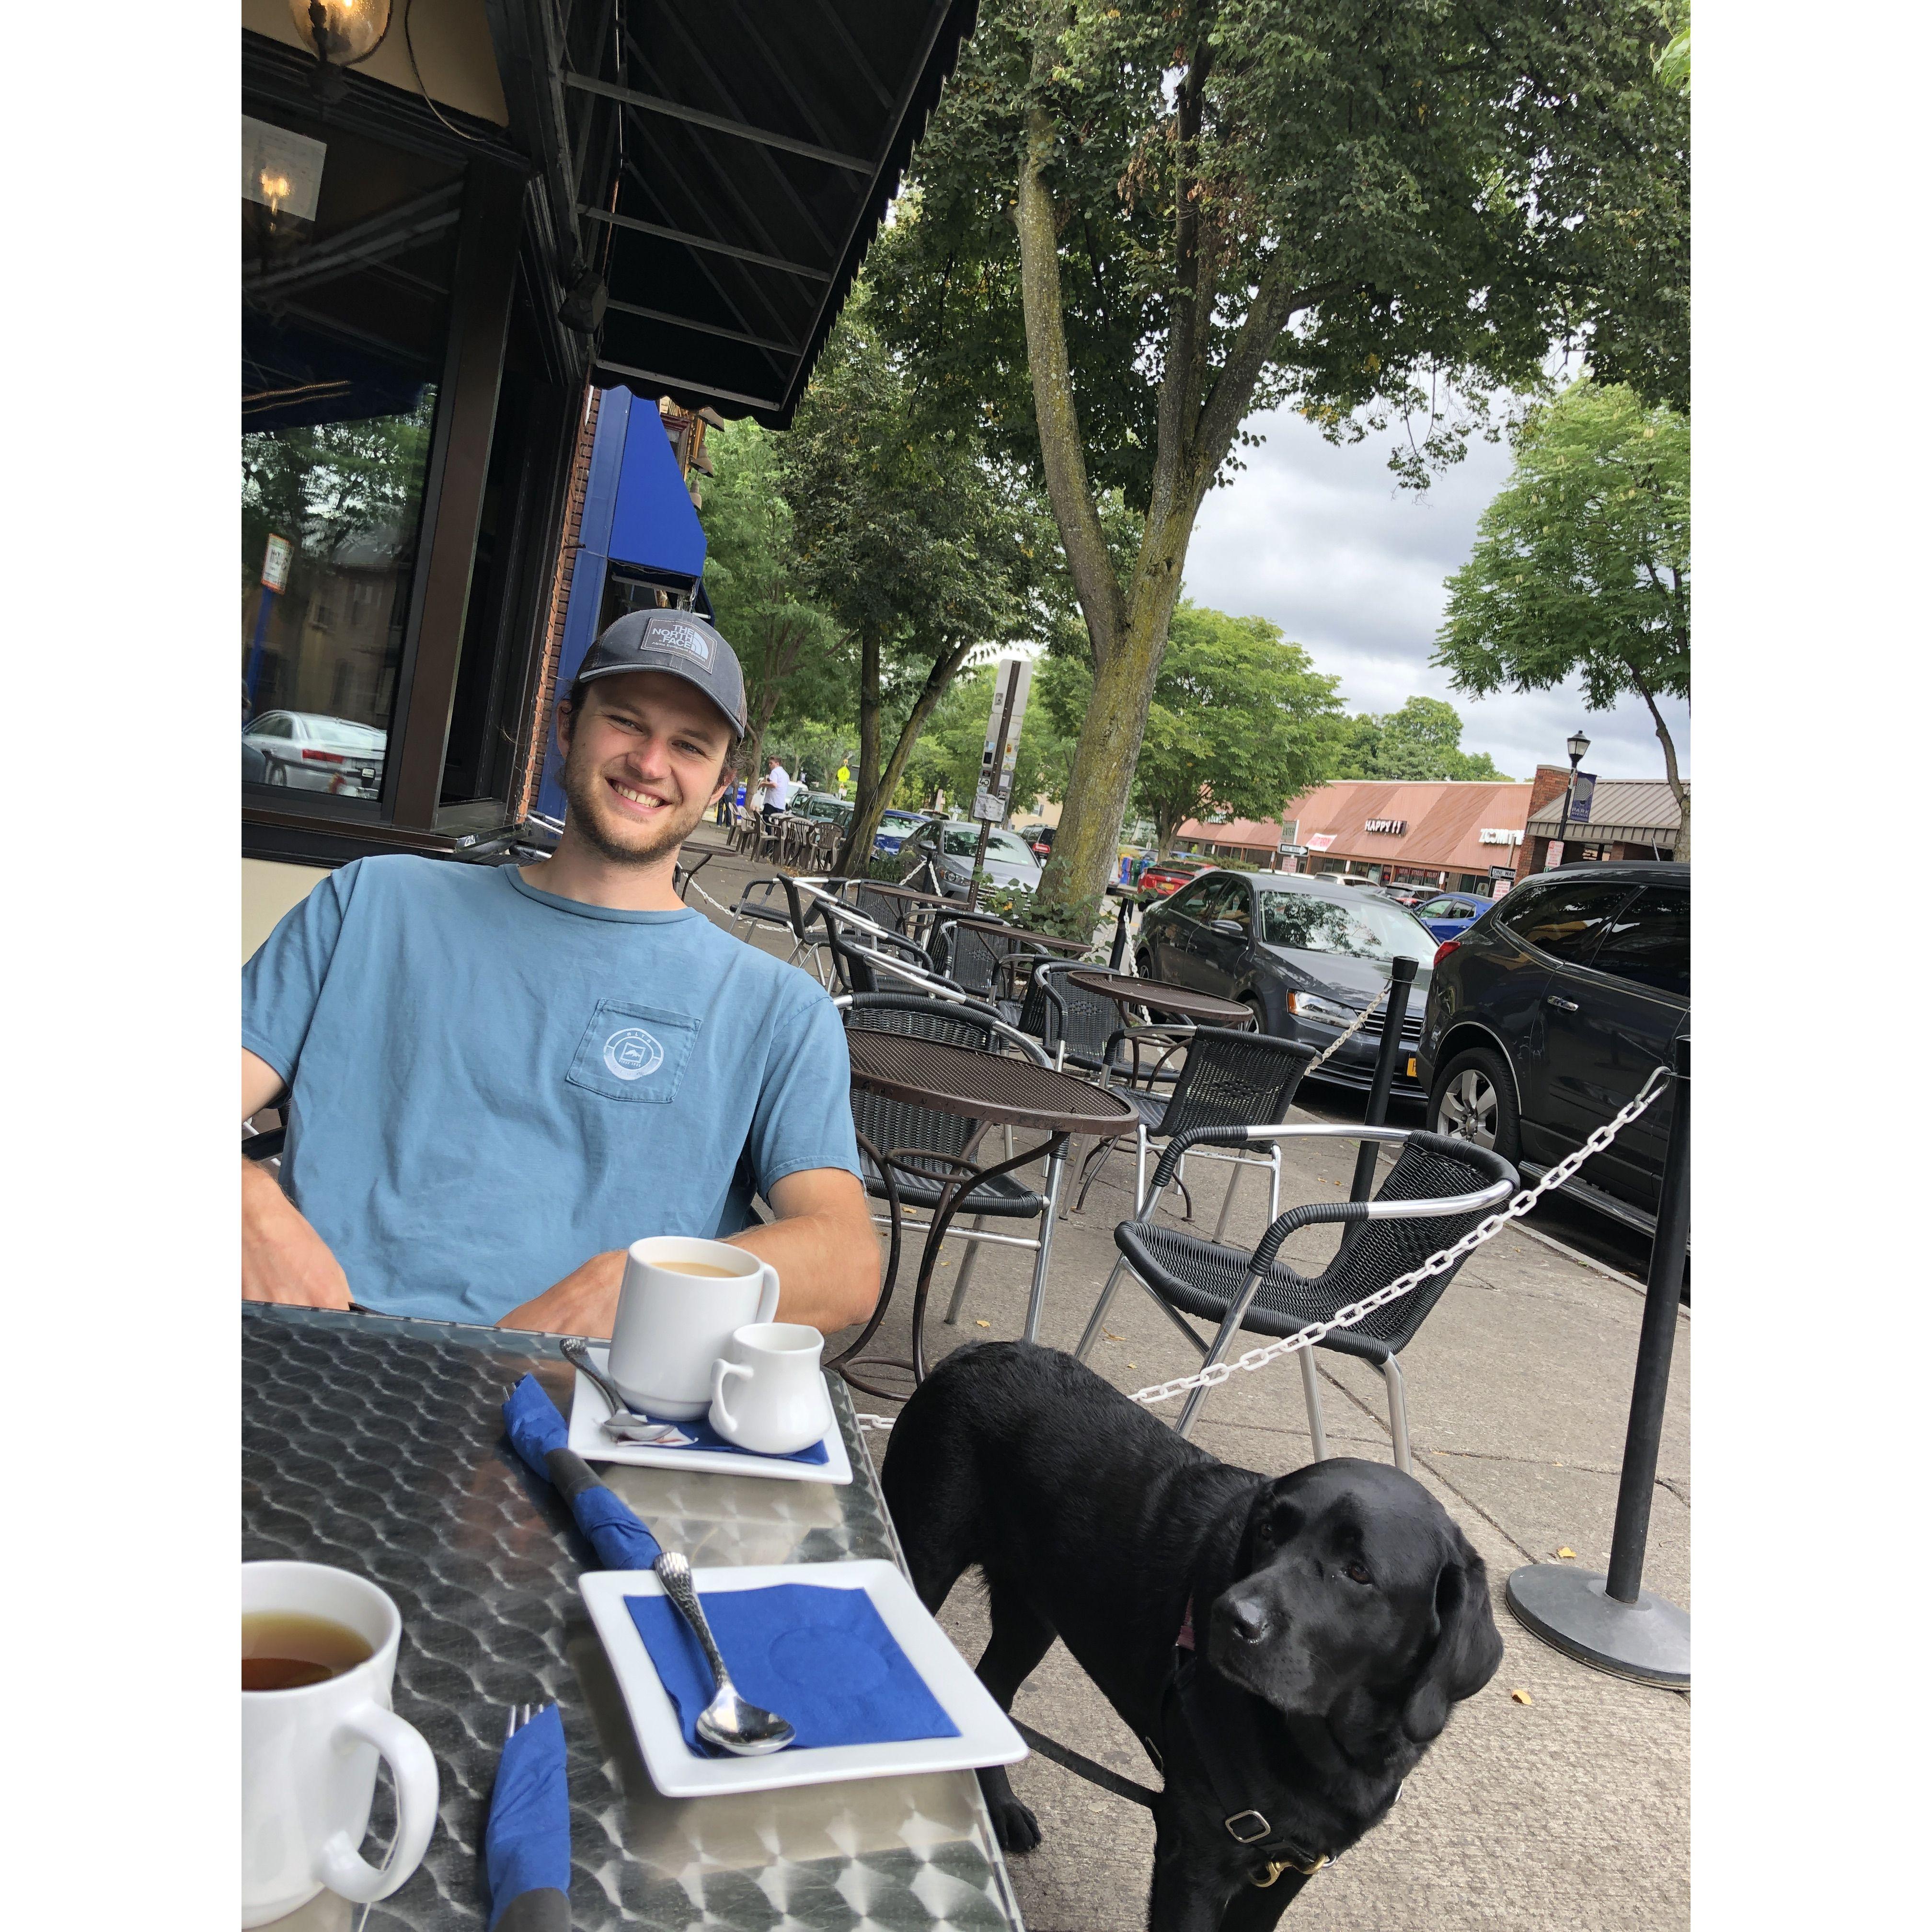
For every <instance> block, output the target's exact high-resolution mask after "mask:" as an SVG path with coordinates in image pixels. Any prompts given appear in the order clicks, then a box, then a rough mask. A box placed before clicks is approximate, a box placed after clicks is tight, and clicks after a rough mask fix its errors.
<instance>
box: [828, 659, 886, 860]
mask: <svg viewBox="0 0 1932 1932" xmlns="http://www.w3.org/2000/svg"><path fill="white" fill-rule="evenodd" d="M883 809H884V800H883V798H882V797H881V796H880V791H879V640H878V637H877V634H875V633H873V632H870V631H868V632H867V633H866V634H865V635H864V636H863V637H860V639H859V775H858V779H857V781H856V784H854V785H853V788H852V822H851V823H850V825H848V826H847V827H846V828H845V842H844V844H842V845H841V847H839V848H838V869H839V871H841V872H845V873H850V871H852V869H853V853H855V852H858V853H866V852H870V851H871V849H872V838H873V835H874V833H876V832H877V830H878V827H879V814H880V811H883ZM861 833H862V834H863V835H864V842H863V843H861V842H860V835H861Z"/></svg>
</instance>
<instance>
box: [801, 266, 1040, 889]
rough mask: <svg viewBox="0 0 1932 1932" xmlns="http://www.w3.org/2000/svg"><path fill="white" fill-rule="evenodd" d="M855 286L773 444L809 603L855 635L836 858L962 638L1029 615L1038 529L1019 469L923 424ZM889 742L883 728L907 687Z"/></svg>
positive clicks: (862, 845) (1014, 629)
mask: <svg viewBox="0 0 1932 1932" xmlns="http://www.w3.org/2000/svg"><path fill="white" fill-rule="evenodd" d="M869 308H870V305H868V303H867V302H866V301H865V299H864V297H863V295H862V293H861V294H860V295H859V296H857V297H856V298H855V299H854V300H853V302H850V303H849V304H848V305H847V308H846V311H845V314H844V316H843V317H842V318H841V320H840V323H839V326H838V328H837V329H835V331H834V332H833V333H832V338H831V339H830V340H829V342H828V343H827V344H826V348H825V351H824V353H823V355H822V356H820V359H819V362H818V367H817V371H816V373H815V374H814V377H813V380H812V383H811V387H810V388H809V389H808V390H807V392H806V393H805V400H804V401H803V403H802V404H801V406H800V407H799V413H798V415H797V417H796V419H795V420H794V422H793V426H792V428H791V429H790V431H789V432H788V433H787V434H786V436H785V437H784V439H783V440H782V441H781V444H780V446H779V466H778V467H779V476H780V479H781V487H782V488H783V490H784V496H785V498H786V500H787V502H789V503H790V505H791V506H792V512H793V531H794V535H795V538H796V542H797V544H798V548H799V557H800V560H801V562H802V566H803V569H804V572H805V580H806V582H807V583H809V585H810V586H811V594H812V597H813V599H814V601H815V602H816V603H817V604H819V605H820V607H823V609H825V610H827V611H829V613H831V615H832V617H833V618H834V619H835V620H836V621H837V622H838V625H839V626H840V627H841V629H843V630H844V631H845V632H846V633H847V634H848V635H850V637H852V638H853V640H855V642H856V646H857V655H858V662H859V679H858V685H859V688H858V699H859V733H858V736H859V763H858V767H857V769H856V772H854V779H855V787H856V789H855V796H854V800H853V814H852V820H851V823H850V826H849V828H848V829H847V835H846V842H845V844H844V847H843V848H842V849H841V853H840V858H839V863H840V865H841V866H849V865H850V861H851V859H852V858H853V855H854V854H855V853H868V852H869V851H870V850H871V844H872V838H873V834H874V832H875V831H876V830H877V826H878V822H879V814H880V812H881V811H883V809H884V808H885V804H886V800H887V799H889V798H890V797H891V796H892V793H893V792H894V790H895V789H896V788H897V787H898V783H899V780H900V778H901V774H902V773H903V772H904V768H905V762H906V760H907V757H909V756H910V754H911V751H912V748H913V745H915V744H916V742H917V741H918V739H919V733H920V732H921V731H922V730H923V729H924V727H925V725H926V720H927V719H928V718H929V717H930V716H931V715H932V711H933V709H934V707H935V706H936V705H937V704H938V702H939V700H940V699H941V697H943V696H944V694H945V691H946V688H947V685H949V684H950V683H951V682H952V681H953V677H954V676H955V675H956V673H958V672H959V669H960V667H962V665H963V664H965V661H966V658H967V657H968V654H969V653H970V652H971V650H972V649H973V647H974V645H975V644H978V643H1001V642H1004V641H1007V640H1017V639H1019V638H1022V637H1027V636H1029V635H1030V634H1033V633H1034V632H1035V631H1037V630H1038V629H1039V628H1040V625H1041V623H1042V622H1043V618H1042V613H1041V607H1040V597H1039V594H1038V586H1039V582H1040V573H1041V568H1042V565H1041V563H1040V560H1039V558H1040V547H1041V544H1042V542H1043V539H1044V537H1045V535H1046V531H1045V528H1044V526H1043V518H1042V517H1041V514H1040V511H1039V508H1038V506H1037V503H1036V502H1035V501H1034V499H1033V497H1032V495H1031V491H1030V490H1029V488H1028V485H1027V484H1026V482H1025V478H1024V476H1023V475H1022V473H1021V472H1019V469H1017V468H1016V466H1014V465H1013V464H1011V463H1000V462H998V461H996V460H993V459H992V458H989V455H987V453H986V450H985V449H984V448H983V446H982V444H981V443H980V439H979V438H978V437H976V436H975V435H974V434H972V433H971V431H969V430H967V429H964V428H959V427H957V426H941V427H938V428H934V427H932V426H930V419H929V416H926V414H925V413H922V411H921V410H919V407H917V406H916V394H915V390H914V386H913V380H912V379H911V377H910V376H909V374H907V368H906V366H905V365H904V363H903V362H901V361H900V360H898V359H895V358H894V357H892V356H890V355H889V354H888V353H887V352H886V350H885V348H884V347H883V345H882V344H881V343H880V341H879V338H878V336H877V333H876V332H875V330H874V328H873V327H872V325H871V319H870V314H869ZM907 688H910V690H911V691H912V692H913V697H912V700H911V703H910V705H909V706H907V708H906V709H905V710H904V713H903V714H902V722H901V724H900V727H899V729H898V733H897V737H896V741H895V742H894V743H893V744H892V747H891V748H890V750H889V751H887V750H886V748H885V747H884V745H883V735H882V724H883V721H884V719H885V718H886V716H887V715H888V714H889V712H890V711H891V710H892V709H894V708H895V705H894V700H895V698H896V697H899V696H900V695H901V694H902V693H903V692H904V690H906V689H907Z"/></svg>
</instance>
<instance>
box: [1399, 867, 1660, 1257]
mask: <svg viewBox="0 0 1932 1932" xmlns="http://www.w3.org/2000/svg"><path fill="white" fill-rule="evenodd" d="M1690 1024H1691V868H1690V867H1689V866H1688V865H1573V866H1568V867H1565V868H1563V869H1562V870H1561V871H1555V872H1549V873H1544V874H1540V875H1538V877H1534V878H1532V879H1529V880H1526V881H1525V882H1524V883H1523V884H1522V885H1520V886H1517V887H1516V888H1515V889H1514V890H1513V891H1512V892H1510V893H1509V894H1508V896H1507V897H1506V898H1503V899H1502V900H1500V901H1498V902H1497V903H1496V904H1495V905H1493V906H1492V907H1490V909H1489V910H1488V911H1487V912H1485V913H1484V914H1483V916H1482V917H1481V918H1480V919H1478V920H1477V921H1476V922H1475V925H1473V926H1471V927H1470V928H1469V930H1468V931H1467V932H1465V933H1463V935H1461V937H1460V938H1455V939H1451V940H1449V941H1446V942H1445V944H1444V945H1443V947H1442V950H1441V951H1440V952H1439V953H1437V954H1436V970H1435V972H1434V974H1433V977H1432V979H1431V981H1430V989H1429V1004H1428V1007H1427V1013H1426V1016H1425V1018H1424V1023H1423V1031H1422V1044H1421V1049H1420V1050H1419V1052H1418V1055H1417V1058H1418V1063H1419V1065H1418V1073H1419V1074H1420V1076H1421V1080H1422V1082H1423V1084H1424V1085H1425V1086H1426V1087H1427V1088H1428V1091H1429V1124H1430V1127H1433V1129H1435V1130H1436V1132H1437V1133H1444V1134H1456V1135H1460V1136H1463V1137H1464V1138H1465V1139H1469V1140H1473V1141H1475V1142H1477V1143H1478V1145H1481V1146H1483V1147H1487V1148H1494V1149H1495V1150H1496V1152H1497V1153H1498V1154H1501V1155H1502V1157H1503V1158H1504V1159H1505V1160H1508V1161H1510V1162H1512V1163H1514V1165H1515V1166H1517V1169H1519V1170H1520V1172H1522V1173H1523V1175H1525V1176H1526V1177H1528V1178H1535V1176H1536V1175H1540V1174H1541V1173H1543V1172H1544V1171H1545V1170H1546V1169H1549V1168H1551V1167H1553V1166H1556V1163H1557V1162H1559V1160H1562V1158H1563V1157H1565V1155H1566V1154H1570V1153H1571V1152H1573V1151H1574V1150H1575V1149H1576V1148H1578V1147H1579V1146H1580V1145H1582V1144H1583V1142H1584V1141H1585V1140H1586V1139H1588V1138H1589V1136H1590V1135H1591V1133H1592V1132H1594V1131H1595V1129H1597V1128H1598V1127H1601V1125H1602V1124H1604V1121H1607V1120H1608V1119H1609V1118H1610V1116H1611V1115H1613V1114H1615V1113H1616V1112H1617V1111H1618V1110H1619V1109H1620V1108H1621V1107H1622V1106H1624V1104H1625V1103H1626V1102H1627V1101H1628V1100H1631V1099H1632V1098H1633V1097H1634V1096H1635V1095H1636V1094H1637V1090H1638V1089H1639V1088H1641V1087H1642V1086H1643V1083H1644V1082H1645V1081H1646V1080H1647V1079H1649V1077H1650V1072H1651V1069H1652V1067H1655V1066H1657V1065H1658V1064H1660V1063H1661V1064H1664V1065H1665V1066H1669V1065H1670V1064H1673V1047H1672V1042H1673V1040H1676V1037H1677V1036H1678V1035H1679V1034H1680V1033H1683V1032H1685V1031H1688V1028H1689V1026H1690ZM1670 1107H1671V1102H1670V1096H1669V1095H1665V1096H1664V1097H1661V1098H1660V1099H1659V1100H1656V1101H1655V1102H1653V1103H1652V1106H1651V1107H1650V1109H1649V1112H1646V1114H1644V1115H1643V1117H1642V1118H1640V1119H1639V1120H1637V1121H1633V1122H1632V1123H1631V1125H1630V1126H1628V1127H1626V1128H1625V1130H1623V1132H1622V1134H1621V1135H1620V1136H1619V1137H1618V1139H1616V1142H1614V1143H1613V1145H1611V1146H1610V1148H1607V1150H1606V1151H1604V1153H1602V1154H1598V1156H1596V1157H1595V1159H1594V1160H1591V1161H1590V1162H1589V1163H1588V1164H1587V1165H1586V1166H1585V1167H1584V1168H1583V1171H1582V1172H1581V1173H1580V1174H1579V1175H1577V1177H1576V1178H1575V1179H1574V1180H1573V1181H1571V1183H1570V1184H1569V1187H1568V1190H1566V1191H1568V1193H1572V1194H1574V1196H1577V1199H1580V1200H1581V1201H1583V1202H1586V1203H1587V1204H1588V1205H1591V1206H1592V1207H1595V1208H1600V1209H1601V1210H1602V1211H1604V1212H1605V1213H1607V1214H1610V1215H1613V1216H1614V1217H1616V1219H1617V1220H1620V1221H1622V1222H1625V1223H1627V1224H1628V1225H1629V1226H1633V1227H1636V1228H1639V1229H1643V1231H1644V1232H1646V1233H1649V1232H1652V1231H1653V1230H1654V1229H1655V1217H1656V1212H1657V1196H1658V1185H1659V1183H1660V1181H1661V1178H1662V1174H1663V1169H1664V1142H1665V1139H1666V1136H1667V1133H1668V1132H1669V1130H1670Z"/></svg>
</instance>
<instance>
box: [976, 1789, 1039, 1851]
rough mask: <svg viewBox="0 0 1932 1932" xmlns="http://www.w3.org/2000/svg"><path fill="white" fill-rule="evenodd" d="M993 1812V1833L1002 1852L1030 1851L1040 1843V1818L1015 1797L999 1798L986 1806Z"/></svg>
mask: <svg viewBox="0 0 1932 1932" xmlns="http://www.w3.org/2000/svg"><path fill="white" fill-rule="evenodd" d="M987 1808H988V1810H989V1811H991V1812H992V1814H993V1835H994V1837H995V1838H998V1840H999V1841H1000V1849H1001V1851H1003V1852H1031V1851H1032V1850H1034V1849H1035V1848H1036V1847H1037V1846H1038V1845H1039V1843H1040V1820H1038V1819H1037V1818H1036V1817H1034V1815H1033V1814H1032V1813H1031V1811H1028V1809H1027V1808H1026V1807H1025V1805H1022V1803H1021V1802H1020V1801H1019V1799H1017V1798H1001V1799H995V1800H994V1801H992V1802H990V1803H989V1805H988V1807H987Z"/></svg>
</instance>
